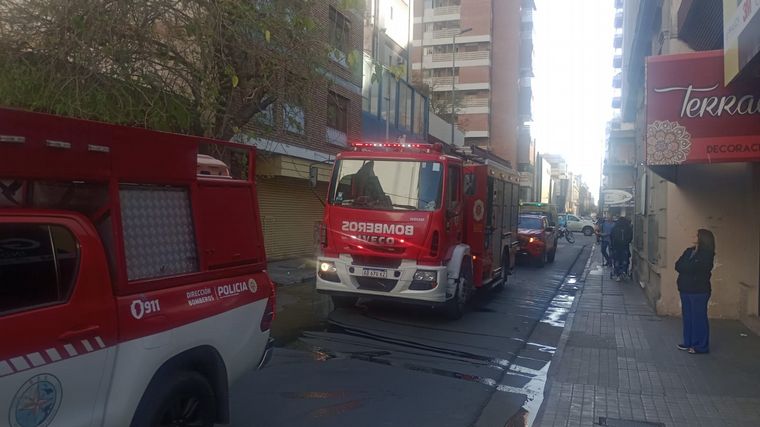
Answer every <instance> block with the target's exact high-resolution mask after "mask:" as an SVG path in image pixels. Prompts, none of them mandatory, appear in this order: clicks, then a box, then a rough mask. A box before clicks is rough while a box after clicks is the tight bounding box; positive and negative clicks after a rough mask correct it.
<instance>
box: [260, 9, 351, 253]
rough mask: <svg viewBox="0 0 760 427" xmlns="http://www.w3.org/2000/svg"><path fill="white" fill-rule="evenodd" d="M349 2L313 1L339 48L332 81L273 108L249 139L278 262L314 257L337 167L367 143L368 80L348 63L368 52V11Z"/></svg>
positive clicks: (327, 38) (331, 65) (270, 248)
mask: <svg viewBox="0 0 760 427" xmlns="http://www.w3.org/2000/svg"><path fill="white" fill-rule="evenodd" d="M342 3H343V2H341V1H340V0H325V1H319V2H313V3H312V5H313V9H312V16H313V17H314V19H315V21H316V22H317V25H318V28H319V29H320V36H321V37H322V38H323V40H324V42H325V43H329V45H330V46H331V47H332V48H333V49H332V52H331V54H330V58H329V61H328V64H327V67H326V69H325V70H324V71H325V74H326V78H325V80H324V81H323V82H322V84H316V85H314V86H313V88H312V89H311V91H310V93H308V94H304V97H303V99H302V100H300V101H299V100H278V101H277V102H276V103H274V104H272V105H271V106H270V108H269V109H268V111H267V112H266V113H262V114H260V115H259V117H257V118H256V119H255V120H254V121H253V122H252V123H251V124H250V127H252V128H253V132H252V133H253V134H255V135H259V137H258V138H249V139H248V140H247V141H245V142H247V143H250V144H253V145H255V146H256V147H257V148H258V155H257V161H256V173H257V177H256V183H257V187H258V193H259V206H260V209H261V219H262V225H263V230H264V240H265V243H266V251H267V257H268V258H269V259H270V260H271V259H283V258H292V257H311V256H313V255H314V250H315V248H316V246H315V234H316V233H315V230H316V227H317V224H319V222H320V221H322V215H323V212H324V210H323V203H324V198H325V196H326V195H327V184H328V181H329V178H330V162H331V160H332V159H333V158H334V155H335V154H336V153H338V152H339V151H341V150H344V149H346V148H347V147H348V146H349V143H350V141H356V140H359V139H360V138H361V137H362V119H361V114H362V91H361V89H362V88H361V82H362V76H361V71H357V70H355V69H353V68H352V67H351V64H349V62H350V61H349V60H348V58H349V57H350V55H351V54H352V53H353V52H361V50H362V41H363V40H362V39H363V31H364V28H363V11H362V10H347V9H344V8H342ZM355 68H358V67H355ZM314 181H316V188H314V187H313V185H314V184H313V182H314Z"/></svg>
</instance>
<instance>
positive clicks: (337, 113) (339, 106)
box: [327, 92, 348, 133]
mask: <svg viewBox="0 0 760 427" xmlns="http://www.w3.org/2000/svg"><path fill="white" fill-rule="evenodd" d="M327 126H329V127H331V128H333V129H335V130H339V131H341V132H344V133H345V132H347V130H348V99H346V98H344V97H342V96H340V95H338V94H336V93H334V92H330V93H329V94H328V96H327Z"/></svg>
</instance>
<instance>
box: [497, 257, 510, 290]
mask: <svg viewBox="0 0 760 427" xmlns="http://www.w3.org/2000/svg"><path fill="white" fill-rule="evenodd" d="M508 280H509V258H508V257H505V259H504V260H503V261H502V262H501V280H499V283H497V284H496V286H495V287H494V290H495V291H497V292H501V291H503V290H504V289H505V288H506V287H507V284H508V283H507V281H508Z"/></svg>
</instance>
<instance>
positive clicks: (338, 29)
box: [330, 7, 351, 56]
mask: <svg viewBox="0 0 760 427" xmlns="http://www.w3.org/2000/svg"><path fill="white" fill-rule="evenodd" d="M350 28H351V25H350V22H349V21H348V19H347V18H346V17H345V16H344V15H343V14H342V13H340V12H338V11H337V10H335V8H334V7H330V46H332V47H333V48H335V49H336V50H338V51H340V52H341V53H342V54H343V55H344V56H345V55H348V52H349V51H350V50H351V49H350V46H349V33H350Z"/></svg>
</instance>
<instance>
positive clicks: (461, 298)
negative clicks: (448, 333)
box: [446, 258, 472, 320]
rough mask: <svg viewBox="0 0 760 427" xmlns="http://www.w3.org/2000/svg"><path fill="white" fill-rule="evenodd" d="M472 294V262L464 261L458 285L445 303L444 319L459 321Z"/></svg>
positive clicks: (467, 259)
mask: <svg viewBox="0 0 760 427" xmlns="http://www.w3.org/2000/svg"><path fill="white" fill-rule="evenodd" d="M471 294H472V260H470V259H469V258H466V259H465V262H464V263H463V264H462V267H461V269H460V272H459V284H457V288H456V290H455V291H454V296H453V297H452V298H451V299H449V300H448V301H446V317H448V318H449V319H451V320H457V319H461V318H462V316H463V315H464V309H465V305H466V304H467V300H468V299H469V297H470V295H471Z"/></svg>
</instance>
